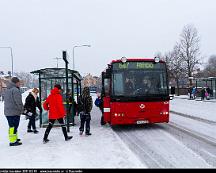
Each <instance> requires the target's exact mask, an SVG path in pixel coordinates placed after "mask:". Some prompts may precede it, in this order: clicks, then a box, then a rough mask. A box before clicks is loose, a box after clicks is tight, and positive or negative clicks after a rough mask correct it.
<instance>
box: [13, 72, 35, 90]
mask: <svg viewBox="0 0 216 173" xmlns="http://www.w3.org/2000/svg"><path fill="white" fill-rule="evenodd" d="M15 76H17V77H18V78H19V79H21V80H22V81H23V82H24V86H26V87H27V88H33V87H38V79H37V78H36V77H35V76H34V75H32V74H30V73H27V72H16V73H15Z"/></svg>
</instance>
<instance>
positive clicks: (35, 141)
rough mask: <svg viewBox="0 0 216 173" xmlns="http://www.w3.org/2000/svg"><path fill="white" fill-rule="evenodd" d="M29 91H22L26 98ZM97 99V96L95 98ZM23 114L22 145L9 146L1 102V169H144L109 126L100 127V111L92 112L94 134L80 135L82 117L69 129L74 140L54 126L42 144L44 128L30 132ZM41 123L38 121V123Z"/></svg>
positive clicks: (94, 109)
mask: <svg viewBox="0 0 216 173" xmlns="http://www.w3.org/2000/svg"><path fill="white" fill-rule="evenodd" d="M27 94H28V92H26V93H24V94H23V100H24V98H25V97H26V95H27ZM93 99H95V97H94V98H93ZM27 123H28V120H25V118H24V116H22V117H21V122H20V126H19V138H21V139H22V142H23V145H21V146H17V147H9V145H8V125H7V120H6V118H5V116H4V113H3V103H2V102H1V103H0V156H1V161H0V168H145V167H146V165H145V164H143V163H141V161H140V160H139V159H138V158H137V157H136V156H135V154H133V153H132V152H131V151H130V150H129V149H128V147H127V146H126V145H125V144H124V143H123V142H122V140H121V139H120V138H119V136H118V135H116V134H115V132H113V131H112V130H111V128H110V127H109V126H105V127H101V125H100V112H99V110H98V108H96V107H94V108H93V111H92V121H91V133H92V135H91V136H88V137H86V136H84V135H83V136H80V135H79V129H78V128H79V120H78V117H76V123H77V125H76V126H74V127H71V128H70V133H69V135H72V136H73V138H72V140H71V141H67V142H66V141H64V137H63V134H62V131H61V128H53V129H52V131H51V132H50V135H49V139H50V142H49V143H47V144H43V143H42V139H43V134H44V131H45V129H44V128H41V129H39V134H32V133H27V132H26V130H27ZM38 123H39V122H38V121H37V126H39V124H38Z"/></svg>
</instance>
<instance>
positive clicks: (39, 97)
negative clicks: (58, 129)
mask: <svg viewBox="0 0 216 173" xmlns="http://www.w3.org/2000/svg"><path fill="white" fill-rule="evenodd" d="M39 99H40V100H39V101H40V104H42V102H41V101H42V100H41V74H40V73H39ZM41 107H42V108H43V106H41ZM41 126H42V113H41V112H40V127H41Z"/></svg>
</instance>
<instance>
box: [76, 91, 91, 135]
mask: <svg viewBox="0 0 216 173" xmlns="http://www.w3.org/2000/svg"><path fill="white" fill-rule="evenodd" d="M78 107H81V108H79V110H80V111H81V112H80V120H81V123H80V128H79V130H80V135H82V134H83V132H84V126H85V134H86V135H91V133H90V121H91V114H90V112H91V110H92V97H91V96H90V89H89V87H84V88H83V91H82V94H81V96H79V99H78Z"/></svg>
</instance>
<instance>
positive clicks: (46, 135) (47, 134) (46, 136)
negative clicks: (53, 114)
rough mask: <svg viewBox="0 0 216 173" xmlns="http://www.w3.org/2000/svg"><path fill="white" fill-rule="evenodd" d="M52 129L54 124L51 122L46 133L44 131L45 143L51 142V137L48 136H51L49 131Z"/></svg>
mask: <svg viewBox="0 0 216 173" xmlns="http://www.w3.org/2000/svg"><path fill="white" fill-rule="evenodd" d="M51 129H52V124H51V123H49V125H48V127H47V129H46V131H45V133H44V137H43V143H47V142H49V139H47V138H48V136H49V132H50V130H51Z"/></svg>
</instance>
